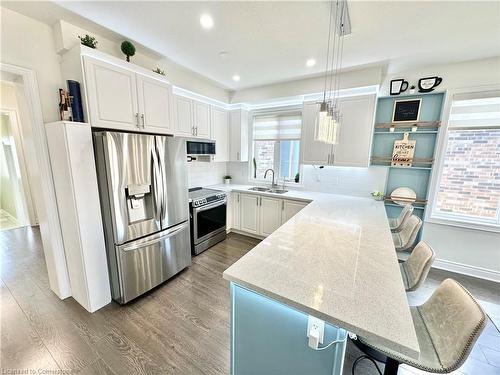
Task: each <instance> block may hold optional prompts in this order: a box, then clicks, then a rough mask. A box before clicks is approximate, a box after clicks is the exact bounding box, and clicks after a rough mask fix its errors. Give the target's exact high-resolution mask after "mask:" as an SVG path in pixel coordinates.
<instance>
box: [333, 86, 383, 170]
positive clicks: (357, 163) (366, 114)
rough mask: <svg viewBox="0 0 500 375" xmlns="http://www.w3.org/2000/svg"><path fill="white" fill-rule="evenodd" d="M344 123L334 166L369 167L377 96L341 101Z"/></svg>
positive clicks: (336, 149)
mask: <svg viewBox="0 0 500 375" xmlns="http://www.w3.org/2000/svg"><path fill="white" fill-rule="evenodd" d="M340 110H341V113H342V123H341V126H340V134H339V143H338V145H335V151H334V155H335V156H334V158H333V159H334V163H333V164H334V165H339V166H346V167H368V166H369V164H370V150H371V141H372V133H373V116H374V112H375V95H363V96H354V97H346V98H341V99H340Z"/></svg>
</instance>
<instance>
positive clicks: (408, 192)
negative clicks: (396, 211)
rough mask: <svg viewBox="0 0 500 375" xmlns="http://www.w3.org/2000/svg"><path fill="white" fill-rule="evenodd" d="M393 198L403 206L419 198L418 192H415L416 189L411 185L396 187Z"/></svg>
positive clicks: (392, 194)
mask: <svg viewBox="0 0 500 375" xmlns="http://www.w3.org/2000/svg"><path fill="white" fill-rule="evenodd" d="M393 197H398V198H406V199H405V200H398V199H397V198H396V199H395V198H393ZM391 199H392V201H393V202H394V203H397V204H399V205H401V206H406V205H407V204H408V203H412V202H415V201H416V200H417V193H415V191H414V190H412V189H410V188H409V187H400V188H397V189H394V191H393V192H392V193H391Z"/></svg>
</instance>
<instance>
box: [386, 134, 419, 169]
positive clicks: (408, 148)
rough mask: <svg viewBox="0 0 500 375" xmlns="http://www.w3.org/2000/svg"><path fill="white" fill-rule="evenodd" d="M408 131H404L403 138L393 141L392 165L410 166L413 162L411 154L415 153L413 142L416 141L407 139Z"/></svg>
mask: <svg viewBox="0 0 500 375" xmlns="http://www.w3.org/2000/svg"><path fill="white" fill-rule="evenodd" d="M408 135H409V133H404V135H403V139H399V140H397V141H394V147H393V149H392V161H391V166H393V167H411V165H412V163H413V154H414V153H415V144H416V142H417V141H415V140H414V139H412V140H410V139H408Z"/></svg>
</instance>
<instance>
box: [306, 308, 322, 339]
mask: <svg viewBox="0 0 500 375" xmlns="http://www.w3.org/2000/svg"><path fill="white" fill-rule="evenodd" d="M312 333H318V342H319V343H320V344H323V339H324V337H325V322H324V321H323V320H321V319H318V318H315V317H314V316H311V315H309V318H308V319H307V333H306V334H307V337H308V338H311V336H312V335H311V334H312Z"/></svg>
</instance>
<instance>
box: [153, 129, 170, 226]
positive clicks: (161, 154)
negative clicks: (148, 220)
mask: <svg viewBox="0 0 500 375" xmlns="http://www.w3.org/2000/svg"><path fill="white" fill-rule="evenodd" d="M155 139H156V148H157V150H158V164H159V171H160V174H159V177H160V178H161V181H162V186H163V189H162V194H163V195H162V207H161V217H160V220H163V218H164V217H165V214H166V210H167V207H166V206H167V200H168V198H167V178H166V173H167V172H166V170H165V148H164V144H163V143H162V142H161V139H160V138H159V137H155Z"/></svg>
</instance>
